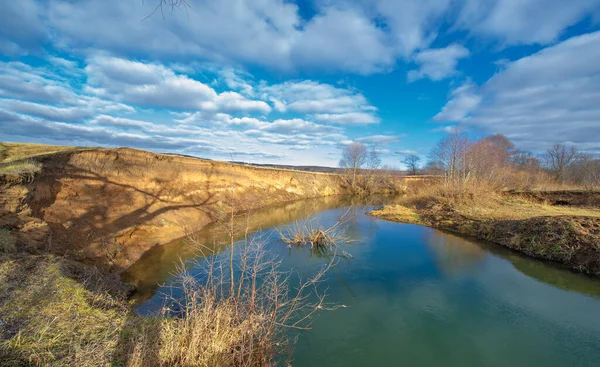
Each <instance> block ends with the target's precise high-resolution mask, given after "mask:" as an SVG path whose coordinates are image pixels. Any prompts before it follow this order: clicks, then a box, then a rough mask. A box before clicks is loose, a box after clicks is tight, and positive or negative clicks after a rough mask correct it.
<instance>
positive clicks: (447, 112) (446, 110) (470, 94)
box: [433, 80, 481, 122]
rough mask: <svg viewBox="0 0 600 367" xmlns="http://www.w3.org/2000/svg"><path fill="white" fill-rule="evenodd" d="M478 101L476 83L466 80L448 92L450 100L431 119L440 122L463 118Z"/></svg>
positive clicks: (479, 100) (479, 99)
mask: <svg viewBox="0 0 600 367" xmlns="http://www.w3.org/2000/svg"><path fill="white" fill-rule="evenodd" d="M480 103H481V96H480V95H479V93H478V91H477V85H475V84H474V83H473V82H472V81H471V80H467V81H466V82H464V83H463V84H462V85H461V86H459V87H458V88H456V89H454V90H452V91H451V92H450V100H449V101H448V103H446V105H445V106H444V107H443V108H442V110H441V111H440V112H439V113H438V114H437V115H435V116H434V117H433V119H434V120H435V121H441V122H444V121H446V122H447V121H461V120H464V119H465V118H466V117H467V116H468V115H469V114H470V113H471V111H473V110H474V109H475V108H476V107H477V106H479V104H480Z"/></svg>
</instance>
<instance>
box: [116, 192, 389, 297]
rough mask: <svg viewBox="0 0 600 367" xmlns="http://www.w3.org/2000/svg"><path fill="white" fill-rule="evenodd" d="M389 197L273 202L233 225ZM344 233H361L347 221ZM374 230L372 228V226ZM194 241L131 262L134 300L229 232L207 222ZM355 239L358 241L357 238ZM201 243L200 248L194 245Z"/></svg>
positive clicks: (280, 220) (262, 225) (274, 221)
mask: <svg viewBox="0 0 600 367" xmlns="http://www.w3.org/2000/svg"><path fill="white" fill-rule="evenodd" d="M390 200H391V199H390V198H389V197H382V196H373V197H369V198H357V197H349V196H330V197H324V198H318V199H306V200H299V201H293V202H288V203H284V204H277V205H272V206H268V207H265V208H261V209H258V210H254V211H252V213H250V215H238V216H236V217H235V218H234V221H235V224H234V225H235V227H237V228H242V227H243V228H245V227H246V226H248V228H249V231H248V233H254V232H256V231H258V230H263V229H269V228H273V227H276V226H278V225H282V224H287V223H291V222H294V221H298V220H304V219H306V218H307V217H310V216H311V215H314V214H316V213H319V212H323V211H326V210H329V209H334V208H339V207H350V208H351V210H352V212H353V213H355V212H356V211H357V209H356V208H360V209H358V211H360V212H361V213H362V212H364V207H365V205H368V206H380V205H382V204H383V203H385V202H389V201H390ZM347 228H348V235H349V236H350V237H352V238H353V239H357V240H358V239H361V238H363V236H364V233H361V232H359V230H358V229H357V228H356V225H355V221H350V222H349V223H348V226H347ZM372 230H373V231H374V228H373V229H372ZM244 232H245V231H243V230H240V231H237V233H236V235H235V239H236V240H239V239H241V238H243V236H244V235H245V234H244ZM193 237H194V241H195V242H196V244H194V243H192V242H191V241H189V239H188V238H185V237H184V238H180V239H177V240H175V241H172V242H170V243H168V244H165V245H162V246H156V247H154V248H152V249H150V250H149V251H148V252H146V253H145V254H144V255H143V256H142V257H141V259H140V260H138V261H137V262H136V263H134V264H133V265H132V266H131V267H129V269H127V270H126V271H125V272H124V273H123V274H122V276H121V278H122V280H123V281H125V282H128V283H132V284H135V285H136V287H137V293H136V296H135V300H136V301H137V302H143V301H145V300H148V299H150V298H151V297H152V296H154V294H155V293H156V288H157V287H158V286H159V285H160V284H162V283H164V282H167V281H168V280H169V279H170V278H172V276H173V274H174V272H175V271H176V269H177V267H178V266H179V265H180V264H182V263H185V262H186V261H187V260H189V259H192V258H193V259H198V258H201V257H203V256H205V255H207V254H210V253H212V252H213V251H218V250H221V249H222V248H223V244H226V243H229V241H230V238H229V233H228V231H227V229H226V228H225V227H224V226H223V225H219V224H209V225H207V226H206V227H204V228H203V229H202V230H200V231H198V232H196V233H194V234H193ZM357 242H358V241H357ZM198 243H199V244H202V249H199V248H198V245H197V244H198Z"/></svg>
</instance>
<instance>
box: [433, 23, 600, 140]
mask: <svg viewBox="0 0 600 367" xmlns="http://www.w3.org/2000/svg"><path fill="white" fill-rule="evenodd" d="M597 60H600V32H595V33H589V34H584V35H581V36H576V37H572V38H570V39H568V40H566V41H563V42H561V43H558V44H556V45H554V46H550V47H547V48H545V49H542V50H541V51H539V52H537V53H535V54H533V55H530V56H526V57H523V58H521V59H519V60H516V61H514V62H511V63H509V64H508V65H507V66H506V68H505V69H504V70H502V71H501V72H499V73H498V74H496V75H495V76H494V77H492V78H491V79H490V80H489V81H487V82H486V83H485V84H484V85H483V86H482V87H481V88H480V92H479V94H477V92H476V91H475V89H476V88H475V87H474V86H473V85H472V83H470V82H467V83H466V84H465V85H463V86H461V87H460V88H458V89H457V90H455V91H454V92H453V94H452V100H450V102H448V104H447V105H446V106H445V107H444V109H443V110H442V111H441V112H440V114H438V115H436V118H435V119H436V120H440V121H459V122H462V123H464V124H469V125H472V126H475V127H478V128H482V129H484V130H486V131H490V132H496V133H502V134H505V135H506V136H508V137H509V138H510V139H512V140H514V141H515V142H516V143H518V144H519V145H520V146H522V147H523V148H525V149H531V150H536V151H540V150H544V149H545V148H547V147H548V146H549V145H550V144H552V143H556V142H562V143H564V142H569V143H576V144H578V146H580V147H581V148H582V149H591V150H598V149H600V142H599V141H598V138H597V137H598V136H600V123H599V121H600V104H599V103H598V101H600V63H598V62H597Z"/></svg>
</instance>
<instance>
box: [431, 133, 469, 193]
mask: <svg viewBox="0 0 600 367" xmlns="http://www.w3.org/2000/svg"><path fill="white" fill-rule="evenodd" d="M470 144H471V143H470V141H469V139H468V138H467V136H466V134H465V133H463V132H461V131H459V130H456V131H454V132H452V133H449V134H448V135H446V137H444V138H443V139H442V140H440V141H439V142H438V143H437V145H436V146H435V148H434V149H433V151H432V152H431V160H432V161H434V162H436V165H438V166H439V167H441V168H442V169H443V170H444V176H445V179H446V183H448V182H451V181H454V180H457V179H467V178H468V173H469V171H468V164H467V161H466V158H467V157H466V154H467V150H468V148H469V146H470Z"/></svg>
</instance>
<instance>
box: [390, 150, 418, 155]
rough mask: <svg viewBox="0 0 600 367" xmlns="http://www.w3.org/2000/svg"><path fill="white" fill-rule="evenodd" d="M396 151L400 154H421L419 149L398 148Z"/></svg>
mask: <svg viewBox="0 0 600 367" xmlns="http://www.w3.org/2000/svg"><path fill="white" fill-rule="evenodd" d="M394 153H395V154H398V155H410V154H419V152H418V151H416V150H412V149H398V150H396V151H395V152H394Z"/></svg>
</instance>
